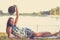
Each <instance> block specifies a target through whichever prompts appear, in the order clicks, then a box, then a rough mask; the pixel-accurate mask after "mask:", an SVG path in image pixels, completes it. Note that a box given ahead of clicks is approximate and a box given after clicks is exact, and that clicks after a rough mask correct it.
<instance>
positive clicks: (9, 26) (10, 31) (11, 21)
mask: <svg viewBox="0 0 60 40" xmlns="http://www.w3.org/2000/svg"><path fill="white" fill-rule="evenodd" d="M14 7H15V12H16V18H15V20H14V18H13V17H10V18H9V19H8V21H7V28H6V32H7V34H8V37H9V38H12V37H16V36H15V35H13V27H15V26H16V24H17V22H18V8H17V6H16V5H14Z"/></svg>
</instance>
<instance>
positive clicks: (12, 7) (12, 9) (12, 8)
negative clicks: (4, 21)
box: [8, 6, 15, 15]
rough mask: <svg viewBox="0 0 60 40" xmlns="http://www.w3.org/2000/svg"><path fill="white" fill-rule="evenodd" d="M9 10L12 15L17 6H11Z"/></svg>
mask: <svg viewBox="0 0 60 40" xmlns="http://www.w3.org/2000/svg"><path fill="white" fill-rule="evenodd" d="M8 12H9V13H10V14H11V15H12V14H13V13H14V12H15V7H14V6H10V7H9V8H8Z"/></svg>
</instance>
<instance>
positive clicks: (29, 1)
mask: <svg viewBox="0 0 60 40" xmlns="http://www.w3.org/2000/svg"><path fill="white" fill-rule="evenodd" d="M12 5H17V7H18V11H19V13H32V12H40V11H47V10H50V9H52V8H56V7H57V6H59V7H60V0H0V10H3V12H5V13H7V12H8V7H9V6H12Z"/></svg>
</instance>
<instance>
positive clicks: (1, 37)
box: [0, 33, 60, 40]
mask: <svg viewBox="0 0 60 40" xmlns="http://www.w3.org/2000/svg"><path fill="white" fill-rule="evenodd" d="M0 40H29V39H27V38H25V37H22V38H20V39H16V38H11V39H9V38H8V37H7V34H6V33H0ZM34 40H60V38H58V39H49V38H43V39H34Z"/></svg>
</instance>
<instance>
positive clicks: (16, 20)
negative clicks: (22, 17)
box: [14, 5, 18, 24]
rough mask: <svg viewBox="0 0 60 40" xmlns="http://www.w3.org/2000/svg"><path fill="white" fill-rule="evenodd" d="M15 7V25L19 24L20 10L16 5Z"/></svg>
mask: <svg viewBox="0 0 60 40" xmlns="http://www.w3.org/2000/svg"><path fill="white" fill-rule="evenodd" d="M14 7H15V11H16V19H15V24H17V22H18V8H17V6H16V5H14Z"/></svg>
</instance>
